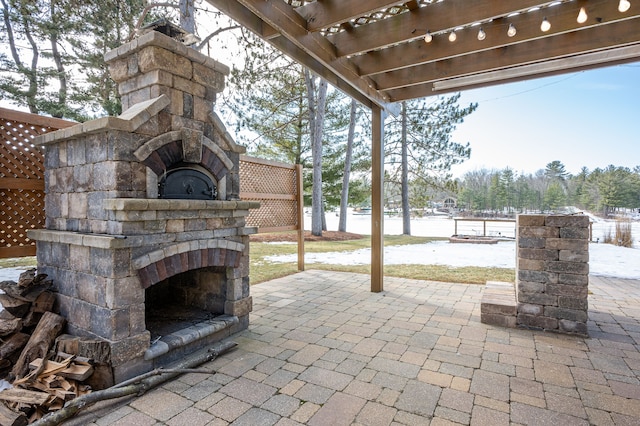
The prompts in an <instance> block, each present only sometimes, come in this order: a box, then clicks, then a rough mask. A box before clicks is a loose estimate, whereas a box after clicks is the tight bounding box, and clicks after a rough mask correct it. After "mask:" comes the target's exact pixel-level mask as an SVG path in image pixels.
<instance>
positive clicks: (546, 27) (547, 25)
mask: <svg viewBox="0 0 640 426" xmlns="http://www.w3.org/2000/svg"><path fill="white" fill-rule="evenodd" d="M550 29H551V23H550V22H549V21H548V20H547V18H544V19H543V20H542V24H540V31H542V32H545V33H546V32H547V31H549V30H550Z"/></svg>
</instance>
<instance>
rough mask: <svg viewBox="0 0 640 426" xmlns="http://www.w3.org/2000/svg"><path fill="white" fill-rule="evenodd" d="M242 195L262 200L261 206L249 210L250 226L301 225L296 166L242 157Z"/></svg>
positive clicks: (264, 228)
mask: <svg viewBox="0 0 640 426" xmlns="http://www.w3.org/2000/svg"><path fill="white" fill-rule="evenodd" d="M300 196H301V195H300ZM240 197H241V198H242V199H243V200H254V201H259V202H260V208H259V209H256V210H251V212H250V213H249V216H248V217H247V225H248V226H257V227H258V229H259V231H260V232H271V231H276V230H286V229H290V230H294V229H298V228H299V220H298V217H300V215H299V212H298V205H299V204H298V175H297V172H296V168H295V166H290V165H287V164H281V163H276V162H272V161H266V160H262V159H258V158H252V157H246V156H243V157H241V159H240Z"/></svg>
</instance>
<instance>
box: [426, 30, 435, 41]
mask: <svg viewBox="0 0 640 426" xmlns="http://www.w3.org/2000/svg"><path fill="white" fill-rule="evenodd" d="M431 40H433V36H432V35H431V33H430V32H429V30H427V33H426V34H425V35H424V42H425V43H431Z"/></svg>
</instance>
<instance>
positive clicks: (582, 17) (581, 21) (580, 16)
mask: <svg viewBox="0 0 640 426" xmlns="http://www.w3.org/2000/svg"><path fill="white" fill-rule="evenodd" d="M576 21H578V24H584V23H585V22H587V11H586V10H584V7H581V8H580V13H578V19H576Z"/></svg>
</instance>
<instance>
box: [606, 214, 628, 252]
mask: <svg viewBox="0 0 640 426" xmlns="http://www.w3.org/2000/svg"><path fill="white" fill-rule="evenodd" d="M604 242H605V243H606V244H613V245H615V246H620V247H632V246H633V236H632V235H631V221H630V220H628V219H623V220H620V219H619V220H616V234H615V236H614V235H612V234H611V229H609V230H608V231H607V232H606V233H605V234H604Z"/></svg>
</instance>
